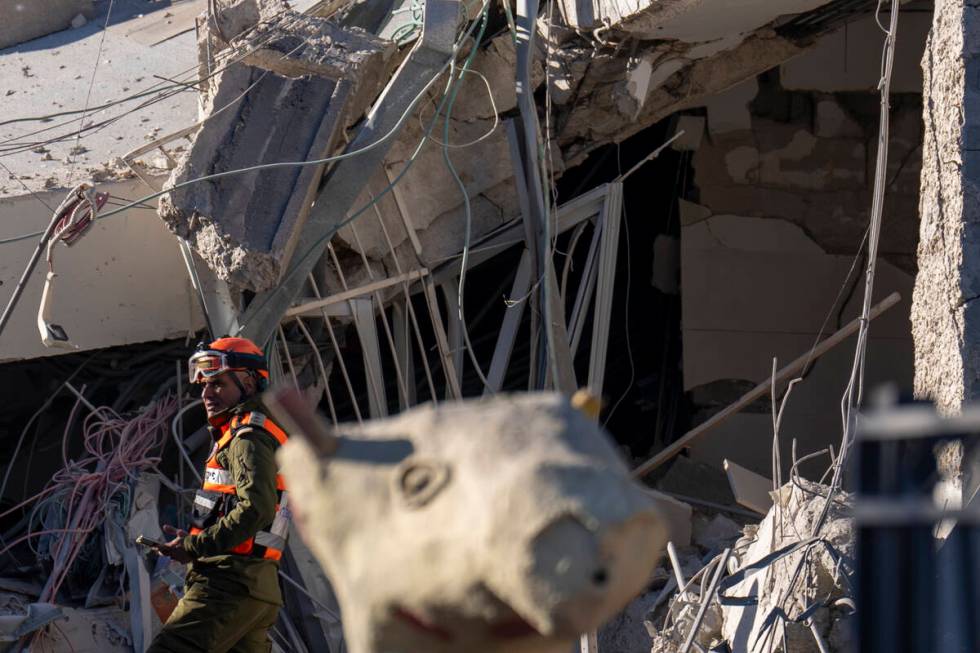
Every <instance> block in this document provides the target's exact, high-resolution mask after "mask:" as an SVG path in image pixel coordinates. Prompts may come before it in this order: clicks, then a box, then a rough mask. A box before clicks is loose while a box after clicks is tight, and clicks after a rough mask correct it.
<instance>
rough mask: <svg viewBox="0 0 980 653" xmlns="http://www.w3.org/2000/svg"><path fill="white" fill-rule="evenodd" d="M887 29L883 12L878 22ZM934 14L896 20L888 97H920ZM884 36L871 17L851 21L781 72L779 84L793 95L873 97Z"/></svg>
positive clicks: (903, 14) (908, 13) (910, 14)
mask: <svg viewBox="0 0 980 653" xmlns="http://www.w3.org/2000/svg"><path fill="white" fill-rule="evenodd" d="M880 20H881V21H882V23H883V24H887V21H888V16H887V11H885V12H883V15H882V16H881V17H880ZM931 26H932V13H931V12H924V11H903V12H901V14H900V15H899V17H898V37H897V39H896V41H895V66H894V72H893V73H892V82H891V88H892V93H921V92H922V68H921V66H920V61H921V60H922V52H923V51H924V50H925V46H926V37H927V36H928V35H929V28H930V27H931ZM884 40H885V35H884V32H882V31H881V28H879V27H878V25H877V24H876V23H875V20H874V17H873V16H870V15H869V16H867V17H865V18H862V19H860V20H855V21H852V22H850V23H848V24H846V25H845V26H843V27H841V28H840V29H838V30H836V31H835V32H832V33H830V34H828V35H826V36H824V37H822V38H821V39H820V40H819V41H818V42H817V44H816V45H815V46H814V47H813V48H812V49H810V50H808V51H807V52H806V54H804V55H802V56H800V57H797V58H796V59H791V60H789V61H788V62H786V63H784V64H783V65H782V66H781V67H780V73H779V77H780V81H781V82H782V85H783V87H784V88H787V89H793V90H813V91H827V92H829V93H833V92H837V91H874V90H875V89H876V88H877V87H878V80H879V79H880V78H881V48H882V45H883V44H884Z"/></svg>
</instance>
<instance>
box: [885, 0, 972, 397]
mask: <svg viewBox="0 0 980 653" xmlns="http://www.w3.org/2000/svg"><path fill="white" fill-rule="evenodd" d="M898 47H901V35H900V36H899V46H898ZM922 70H923V76H924V79H923V121H924V135H923V146H922V177H921V197H920V204H919V213H920V217H921V225H920V231H919V250H918V264H919V273H918V276H917V277H916V282H915V291H914V294H913V298H912V316H911V319H912V336H913V338H914V340H915V391H916V394H917V395H918V396H920V397H922V398H928V399H932V400H934V401H935V402H936V404H937V407H938V408H939V410H940V411H942V412H944V413H955V412H957V411H959V409H960V407H961V405H962V404H963V403H964V402H967V401H971V400H975V399H977V398H980V301H977V300H978V299H980V2H978V1H977V0H936V7H935V15H934V18H933V25H932V31H931V33H930V35H929V39H928V42H927V43H926V50H925V54H924V55H923V58H922ZM886 224H887V218H886ZM885 228H887V226H886V227H885Z"/></svg>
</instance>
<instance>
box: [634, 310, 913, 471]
mask: <svg viewBox="0 0 980 653" xmlns="http://www.w3.org/2000/svg"><path fill="white" fill-rule="evenodd" d="M901 299H902V296H901V295H899V294H898V293H897V292H893V293H892V294H890V295H888V297H886V298H885V299H883V300H882V301H881V302H879V303H878V304H876V305H875V306H874V307H872V309H871V314H870V318H871V319H872V320H873V319H875V318H876V317H878V316H879V315H881V314H882V313H884V312H885V311H887V310H888V309H890V308H892V307H893V306H895V304H897V303H898V302H899V301H900V300H901ZM860 327H861V318H860V317H856V318H854V319H853V320H851V321H850V322H848V323H847V324H846V325H845V326H844V327H843V328H841V329H840V330H838V331H837V332H836V333H834V334H833V335H831V336H829V337H828V338H826V339H824V340H822V341H821V342H820V344H818V345H817V346H816V347H814V348H813V351H809V352H807V353H805V354H803V355H802V356H800V357H798V358H797V359H796V360H794V361H793V362H792V363H790V364H789V365H787V366H786V367H784V368H782V369H781V370H779V371H778V372H776V374H775V375H773V376H770V377H769V378H768V379H766V380H765V381H763V382H762V383H760V384H759V385H757V386H755V387H754V388H752V389H751V390H749V391H748V392H746V393H745V394H744V395H742V397H741V399H739V400H738V401H736V402H735V403H734V404H732V405H730V406H729V407H728V408H725V409H724V410H722V411H720V412H718V413H715V414H714V415H712V416H711V418H710V419H708V420H707V421H705V422H703V423H702V424H698V425H697V426H695V427H694V428H693V429H691V430H690V431H688V432H687V433H685V434H684V435H682V436H681V437H680V438H679V439H678V440H677V441H676V442H674V443H673V444H671V445H670V446H668V447H667V448H666V449H664V450H663V451H661V452H660V453H658V454H657V455H656V456H654V457H652V458H650V459H649V460H647V461H646V462H645V463H643V464H641V465H640V466H639V467H637V468H636V469H634V470H633V477H634V478H643V477H644V476H646V475H647V474H649V473H650V472H652V471H653V470H655V469H657V468H658V467H660V466H661V465H663V464H664V463H665V462H667V461H668V460H670V459H671V458H673V457H674V456H676V455H677V454H679V453H680V452H682V451H683V450H684V449H687V448H688V447H690V446H691V445H692V444H693V443H694V441H695V440H697V439H698V438H700V437H701V436H703V435H704V434H705V433H707V432H708V431H710V430H711V429H713V428H715V427H716V426H719V425H720V424H723V423H724V422H726V421H727V420H728V419H729V418H730V417H732V416H733V415H735V414H737V413H738V412H739V411H741V410H742V409H743V408H745V407H746V406H748V405H749V404H751V403H752V402H753V401H755V400H756V399H758V398H759V397H763V396H765V395H766V393H768V392H770V390H771V389H772V386H773V384H774V383H782V382H784V381H788V380H789V379H790V378H792V377H794V376H795V375H797V374H799V372H800V370H802V369H803V368H804V367H806V366H807V365H808V364H809V363H810V362H812V361H814V360H816V359H818V358H820V357H821V356H823V355H824V354H826V353H827V352H828V351H830V350H831V349H833V348H834V347H836V346H837V345H839V344H840V343H842V342H844V341H845V340H847V338H849V337H850V336H851V335H853V334H854V333H855V332H857V330H858V329H859V328H860Z"/></svg>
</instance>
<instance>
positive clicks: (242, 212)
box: [159, 12, 390, 290]
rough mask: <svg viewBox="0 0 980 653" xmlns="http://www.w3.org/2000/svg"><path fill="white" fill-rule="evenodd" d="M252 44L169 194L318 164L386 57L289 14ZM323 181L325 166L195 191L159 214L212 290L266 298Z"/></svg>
mask: <svg viewBox="0 0 980 653" xmlns="http://www.w3.org/2000/svg"><path fill="white" fill-rule="evenodd" d="M249 39H250V41H249V42H246V43H242V44H241V45H244V46H245V49H246V50H249V51H252V52H251V54H249V55H248V57H246V60H245V61H244V62H242V63H239V64H235V65H232V66H230V67H228V68H227V69H226V70H224V71H223V72H222V73H220V75H219V76H218V79H217V84H216V90H215V92H214V95H213V96H212V97H211V98H209V100H208V107H207V109H206V115H207V116H208V117H207V118H206V122H205V123H204V125H203V127H202V128H201V130H200V132H198V134H197V136H196V138H195V140H194V144H193V146H192V147H191V150H190V152H189V153H188V155H187V157H186V158H185V159H184V160H183V161H182V162H181V163H180V165H179V166H178V167H177V169H176V170H175V171H174V174H173V175H172V177H171V182H170V183H171V185H176V184H179V183H181V182H184V181H188V180H191V179H195V178H197V177H200V176H204V175H211V174H216V173H222V172H227V171H231V170H238V169H243V168H248V167H251V166H255V165H260V164H269V163H282V162H298V161H312V160H319V159H322V158H325V157H326V156H328V155H329V154H330V153H332V152H333V151H334V150H335V148H336V146H337V138H338V136H339V135H340V134H341V133H342V132H343V129H344V127H345V126H346V124H347V121H348V120H349V119H351V118H353V117H356V116H358V115H360V114H361V113H362V111H363V110H364V108H365V106H366V105H367V103H368V102H369V101H370V99H371V98H373V96H374V95H375V93H376V92H377V90H378V86H379V85H380V83H381V81H382V78H383V72H384V64H385V61H386V59H387V58H388V56H389V54H390V49H389V46H388V45H387V44H386V43H385V42H383V41H380V40H378V39H375V38H373V37H371V36H369V35H366V34H364V33H363V32H356V31H351V30H345V29H343V28H341V27H338V26H337V25H335V24H333V23H330V22H328V21H327V20H326V19H322V18H316V17H312V16H304V15H302V14H297V13H295V12H288V13H286V14H283V15H282V16H281V17H280V18H279V19H278V20H277V21H275V22H273V23H271V24H265V25H262V26H260V27H259V28H258V29H257V30H256V31H255V33H254V34H252V35H250V36H249ZM252 42H254V43H261V44H262V47H260V48H258V49H255V48H254V47H251V46H250V43H252ZM235 45H239V44H237V43H236V44H235ZM250 64H251V65H250ZM322 172H323V166H322V165H306V166H283V167H280V168H272V169H263V170H258V171H251V172H247V173H242V174H235V175H230V176H228V177H223V178H220V179H214V180H210V181H206V182H201V183H196V184H193V185H190V186H187V187H185V188H180V189H178V190H176V191H174V192H172V193H169V194H168V195H165V196H164V197H163V198H161V201H160V211H159V212H160V215H161V217H162V218H163V219H164V221H165V222H166V223H167V224H168V226H169V227H170V228H171V230H172V231H174V232H175V233H177V234H178V235H180V236H182V237H184V238H187V239H188V240H189V242H190V243H191V245H192V246H193V248H194V249H195V251H196V252H197V253H198V254H199V255H200V256H201V257H202V258H203V259H204V260H205V261H206V262H207V263H208V265H209V266H210V267H211V268H212V269H213V270H214V272H215V273H216V274H217V275H218V276H219V277H220V278H221V279H224V280H225V281H229V282H231V283H234V284H235V285H237V286H239V287H242V288H247V289H250V290H263V289H266V288H270V287H272V286H273V285H275V284H276V282H277V281H278V280H279V278H280V275H281V273H282V270H283V268H284V266H285V264H286V262H287V261H288V260H289V256H290V255H291V253H292V251H293V249H294V247H295V245H296V240H297V238H298V235H299V232H300V228H301V227H302V225H303V223H304V222H305V220H306V217H307V214H308V213H309V210H310V206H311V204H312V201H313V198H314V196H315V193H316V190H317V187H318V184H319V181H320V176H321V174H322Z"/></svg>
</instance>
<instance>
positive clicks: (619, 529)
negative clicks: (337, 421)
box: [270, 394, 668, 653]
mask: <svg viewBox="0 0 980 653" xmlns="http://www.w3.org/2000/svg"><path fill="white" fill-rule="evenodd" d="M288 403H290V402H286V401H270V410H271V411H272V412H273V414H275V415H276V417H277V418H279V419H282V420H283V422H285V423H288V422H289V420H290V414H292V415H294V416H296V415H297V414H298V417H297V418H296V419H293V424H296V425H299V424H305V426H302V427H301V426H295V429H296V430H294V431H293V433H294V434H295V433H297V431H298V430H302V432H303V434H304V435H305V436H306V437H293V438H292V439H290V441H289V443H288V444H287V445H286V446H285V447H283V450H282V451H281V453H280V462H281V466H282V469H283V470H284V474H286V479H287V484H288V486H289V505H290V507H291V508H292V509H293V511H294V515H295V518H296V521H297V524H298V526H299V529H300V532H301V534H302V536H303V539H304V541H305V542H306V543H307V544H308V545H309V547H310V549H311V551H312V552H313V553H314V555H315V556H316V557H317V559H318V560H319V561H320V563H321V564H322V565H323V566H324V569H325V570H326V572H327V574H328V576H330V579H331V582H332V583H333V584H334V587H335V588H336V591H337V595H338V598H339V600H340V604H341V609H342V612H343V615H344V631H345V635H346V638H347V643H348V645H349V648H350V650H351V652H352V653H381V652H383V651H385V652H386V651H402V652H404V653H412V652H418V653H421V652H425V653H443V652H449V651H466V652H467V653H490V652H501V653H502V652H504V651H506V652H508V653H511V652H521V653H530V652H542V653H543V652H546V651H547V652H550V651H555V652H556V653H567V652H568V651H569V650H570V649H571V646H572V642H573V641H574V640H575V638H576V637H577V636H578V635H579V634H580V633H583V632H586V631H590V630H593V629H595V628H596V627H597V626H599V625H600V624H601V623H603V622H604V621H606V620H607V619H609V618H610V617H612V616H613V615H614V614H615V613H616V612H617V611H619V610H620V609H622V608H623V606H625V605H626V604H627V603H628V602H629V600H630V599H631V598H632V597H634V596H635V595H637V594H638V593H639V592H640V590H641V589H642V588H643V587H644V586H645V585H646V584H647V582H648V579H649V577H650V573H651V572H652V570H653V568H654V567H655V566H656V563H657V561H658V559H659V558H660V555H661V552H662V551H663V547H664V545H665V543H666V540H667V537H668V533H667V528H666V525H665V524H666V521H665V520H664V519H663V517H662V515H661V514H660V513H659V512H658V511H657V509H656V508H655V507H654V504H653V502H652V500H651V499H650V498H649V497H648V496H647V495H646V493H645V492H644V491H643V490H642V488H641V487H640V486H639V485H637V484H635V483H634V482H633V481H631V480H630V478H629V474H628V471H627V469H626V467H625V466H624V464H623V463H622V462H621V461H620V460H619V458H618V455H617V453H616V451H615V449H614V448H613V446H612V445H611V444H610V442H609V440H608V439H607V437H606V436H605V435H604V434H603V433H602V431H601V430H600V429H599V427H598V426H597V425H596V424H595V422H593V421H592V420H590V419H588V418H586V417H585V416H583V415H582V414H581V413H579V412H578V411H576V410H575V409H573V408H572V407H571V406H570V405H569V403H568V401H567V399H565V398H563V397H561V396H560V395H557V394H532V395H510V396H503V395H497V396H496V397H495V398H493V399H491V400H487V401H469V402H462V403H454V404H441V405H439V406H432V405H426V406H423V407H420V408H416V409H414V410H411V411H408V412H405V413H402V414H400V415H399V416H397V417H393V418H390V419H385V420H376V421H371V422H366V423H364V424H363V425H361V426H357V425H351V426H349V427H345V428H344V431H343V433H342V434H340V435H339V436H338V435H335V434H331V433H330V432H328V431H327V430H325V427H324V426H323V425H322V423H320V425H319V426H318V425H315V424H314V423H313V422H312V420H311V419H310V418H309V411H308V410H307V411H304V410H302V409H297V408H296V406H297V404H298V403H299V402H298V401H294V402H291V403H292V405H293V409H292V410H283V409H282V406H284V405H286V404H288ZM277 407H279V408H278V409H277ZM304 412H305V413H306V417H305V418H304V416H303V413H304Z"/></svg>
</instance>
